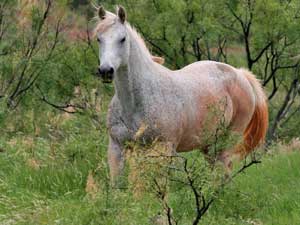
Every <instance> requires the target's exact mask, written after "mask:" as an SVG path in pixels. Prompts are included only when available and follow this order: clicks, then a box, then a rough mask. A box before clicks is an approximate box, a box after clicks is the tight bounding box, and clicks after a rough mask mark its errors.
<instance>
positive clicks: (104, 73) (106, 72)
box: [98, 66, 115, 83]
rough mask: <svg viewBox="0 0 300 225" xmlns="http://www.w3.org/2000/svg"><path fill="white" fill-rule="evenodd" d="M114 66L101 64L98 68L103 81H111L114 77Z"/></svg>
mask: <svg viewBox="0 0 300 225" xmlns="http://www.w3.org/2000/svg"><path fill="white" fill-rule="evenodd" d="M114 72H115V70H114V68H113V67H110V66H100V67H99V68H98V76H99V77H100V78H101V80H102V82H103V83H111V82H112V81H113V79H114Z"/></svg>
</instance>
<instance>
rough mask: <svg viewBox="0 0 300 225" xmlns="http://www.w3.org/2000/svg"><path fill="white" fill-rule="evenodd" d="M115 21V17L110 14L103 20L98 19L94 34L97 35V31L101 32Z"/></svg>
mask: <svg viewBox="0 0 300 225" xmlns="http://www.w3.org/2000/svg"><path fill="white" fill-rule="evenodd" d="M115 23H116V19H115V18H112V17H110V16H107V17H106V18H105V19H103V20H98V23H97V25H96V27H95V29H94V32H93V33H94V36H96V35H97V33H103V32H105V31H107V30H108V28H110V27H111V26H112V25H114V24H115Z"/></svg>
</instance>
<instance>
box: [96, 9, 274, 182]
mask: <svg viewBox="0 0 300 225" xmlns="http://www.w3.org/2000/svg"><path fill="white" fill-rule="evenodd" d="M97 12H98V15H97V16H98V17H99V18H98V23H97V25H96V27H95V30H94V34H95V36H96V37H97V40H98V42H99V61H100V64H99V65H100V66H99V67H98V71H99V72H98V74H99V76H100V77H101V79H102V80H103V82H105V83H108V82H113V83H114V87H115V94H114V96H113V98H112V100H111V102H110V105H109V109H108V114H107V127H108V133H109V145H108V163H109V167H110V176H111V180H112V182H114V181H115V180H116V179H117V178H118V176H119V175H120V173H121V172H122V169H123V165H124V158H125V157H124V154H125V149H126V142H128V141H137V135H136V134H137V133H140V134H141V135H138V136H139V137H138V138H139V139H141V140H143V141H144V142H146V143H150V142H151V141H153V140H155V139H157V138H158V139H159V140H160V141H161V142H162V143H165V144H166V146H168V150H169V151H170V152H174V153H175V154H179V153H180V152H186V151H192V150H194V149H201V148H203V149H205V148H207V147H208V146H207V143H205V136H209V134H214V133H215V132H216V130H217V129H218V126H219V124H220V121H221V120H222V121H223V122H224V124H225V126H226V127H227V128H228V129H230V131H232V132H235V133H237V134H240V135H241V137H242V140H241V141H237V143H236V144H235V145H234V146H233V147H232V148H229V149H222V151H220V153H219V154H218V157H217V158H218V159H219V160H220V161H221V162H223V164H224V166H225V168H228V169H229V170H230V169H231V164H232V160H233V159H234V158H235V157H238V158H239V159H243V158H245V157H246V156H247V155H248V154H249V153H250V152H252V151H254V149H256V147H258V146H259V145H260V144H262V143H263V142H264V139H265V136H266V132H267V128H268V106H267V100H266V96H265V94H264V91H263V89H262V86H261V84H260V82H259V81H258V80H257V79H256V78H255V76H254V75H253V74H252V73H251V72H250V71H248V70H246V69H243V68H234V67H232V66H230V65H228V64H224V63H220V62H215V61H199V62H195V63H192V64H190V65H188V66H186V67H184V68H182V69H180V70H176V71H173V70H170V69H168V68H166V67H165V66H163V65H161V64H162V63H163V60H157V59H156V58H155V57H153V56H152V55H151V53H150V51H149V50H148V48H147V47H146V44H145V42H144V41H143V39H142V37H141V36H140V35H139V34H138V32H137V31H136V30H135V29H134V28H133V27H132V26H131V25H130V24H129V23H128V22H127V20H126V11H125V9H124V8H123V7H121V6H119V7H117V11H116V14H114V13H112V12H109V11H106V10H105V9H104V8H103V7H102V6H100V7H99V8H98V11H97ZM216 109H217V110H219V111H220V112H222V113H221V114H215V116H211V115H212V114H214V112H215V111H216ZM209 118H210V119H209ZM141 127H143V132H140V130H141ZM203 152H204V154H205V151H203Z"/></svg>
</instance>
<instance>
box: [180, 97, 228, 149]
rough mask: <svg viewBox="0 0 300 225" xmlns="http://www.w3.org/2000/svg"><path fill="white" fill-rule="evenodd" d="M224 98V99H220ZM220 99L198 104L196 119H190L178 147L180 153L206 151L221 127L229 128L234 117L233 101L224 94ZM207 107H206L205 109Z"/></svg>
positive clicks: (207, 100) (210, 99)
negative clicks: (196, 150) (197, 150)
mask: <svg viewBox="0 0 300 225" xmlns="http://www.w3.org/2000/svg"><path fill="white" fill-rule="evenodd" d="M220 96H222V97H220ZM220 96H218V97H210V98H206V101H205V102H203V101H201V102H200V103H199V104H198V107H197V108H198V111H197V113H195V115H196V116H195V117H193V118H192V119H191V118H190V119H188V123H187V124H186V126H185V129H184V131H183V135H182V137H181V139H180V142H179V144H178V147H177V151H178V152H186V151H191V150H193V149H200V150H203V151H205V149H206V148H207V147H208V146H209V143H210V140H211V138H212V137H214V136H215V134H216V132H217V130H218V129H220V127H221V126H222V127H223V128H227V127H229V124H230V122H231V120H232V117H233V105H232V100H231V98H230V96H229V95H228V93H226V92H224V93H222V94H221V95H220ZM203 105H205V107H203Z"/></svg>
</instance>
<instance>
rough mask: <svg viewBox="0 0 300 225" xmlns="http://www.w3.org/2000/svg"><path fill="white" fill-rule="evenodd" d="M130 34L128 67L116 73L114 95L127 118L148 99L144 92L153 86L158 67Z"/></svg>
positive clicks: (143, 47) (138, 41)
mask: <svg viewBox="0 0 300 225" xmlns="http://www.w3.org/2000/svg"><path fill="white" fill-rule="evenodd" d="M129 34H130V53H129V60H128V65H126V66H123V67H121V68H120V69H119V71H118V72H117V76H116V79H115V88H116V95H117V97H118V99H119V101H120V104H121V107H122V111H123V113H124V114H125V115H124V116H126V117H127V118H131V116H132V115H133V114H134V113H135V112H136V111H137V110H141V109H140V107H143V106H144V103H145V101H146V99H147V97H149V94H150V93H149V94H148V95H147V93H146V91H145V90H144V89H145V88H144V87H145V86H146V87H147V89H148V88H149V87H150V86H151V85H153V84H154V83H157V82H155V81H156V80H158V78H157V76H158V75H159V71H158V67H157V66H156V65H155V63H154V62H153V60H152V59H151V55H150V53H149V52H148V51H145V46H142V45H141V43H140V42H141V41H140V40H137V39H136V35H134V34H132V33H129ZM150 81H151V82H150Z"/></svg>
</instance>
